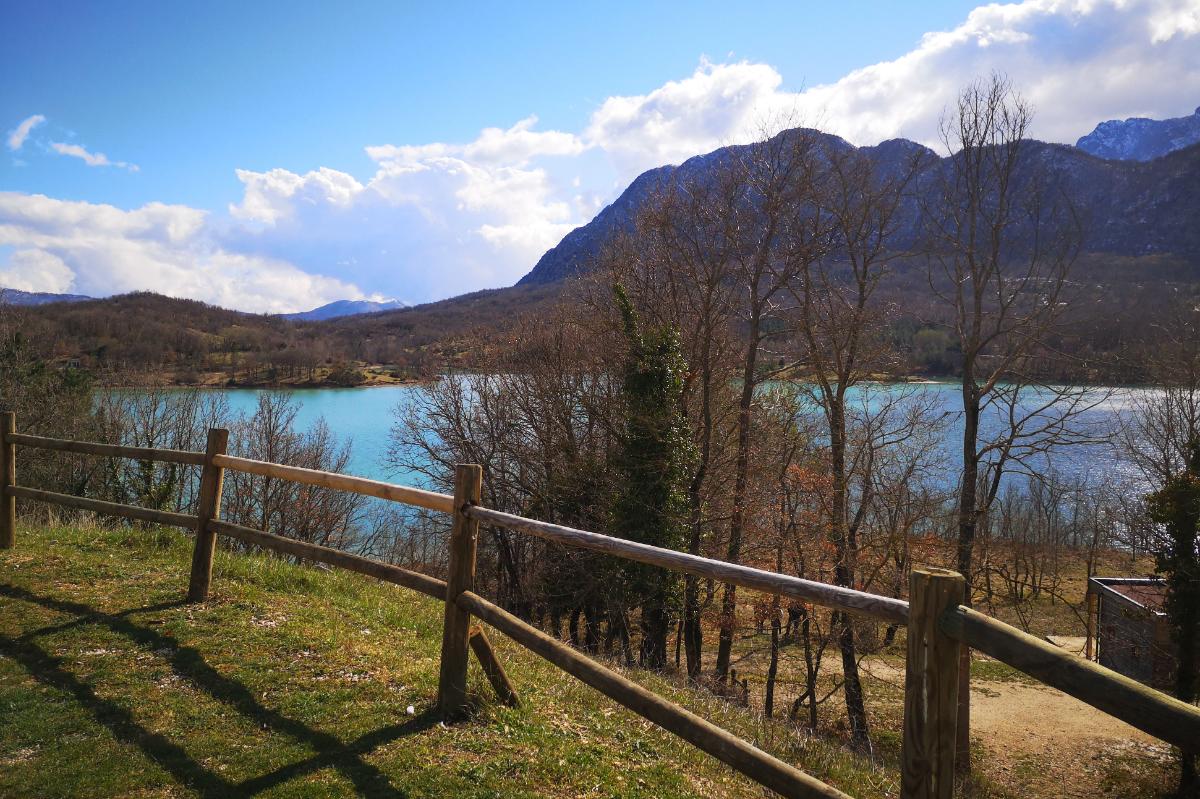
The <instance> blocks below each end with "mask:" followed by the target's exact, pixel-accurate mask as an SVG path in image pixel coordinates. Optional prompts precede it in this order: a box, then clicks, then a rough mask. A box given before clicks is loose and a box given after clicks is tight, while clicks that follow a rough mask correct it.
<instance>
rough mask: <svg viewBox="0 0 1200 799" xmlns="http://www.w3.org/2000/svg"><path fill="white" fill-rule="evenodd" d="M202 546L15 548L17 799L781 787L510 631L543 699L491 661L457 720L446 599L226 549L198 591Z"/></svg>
mask: <svg viewBox="0 0 1200 799" xmlns="http://www.w3.org/2000/svg"><path fill="white" fill-rule="evenodd" d="M190 556H191V541H190V539H189V538H188V537H186V536H185V535H183V534H181V533H176V532H172V531H158V530H134V529H122V530H112V529H104V528H98V527H86V526H85V527H53V528H29V527H23V528H22V529H21V530H20V533H19V537H18V542H17V548H16V549H14V550H10V551H6V552H0V796H4V797H8V796H11V797H60V796H61V797H67V796H72V797H105V796H122V797H124V796H137V797H160V796H205V797H226V796H264V797H310V796H311V797H318V796H320V797H324V796H343V795H362V796H373V797H426V796H427V797H435V796H439V797H440V796H462V797H485V796H506V797H507V796H563V797H567V796H621V797H681V796H762V795H763V791H762V790H761V789H759V788H758V787H757V786H755V785H754V784H753V783H751V782H749V781H748V780H745V779H744V778H742V777H740V776H738V775H736V774H734V773H733V772H732V771H731V770H729V769H727V768H725V767H724V766H722V765H721V764H719V763H718V762H717V761H715V760H713V759H712V758H710V757H708V756H707V755H704V754H703V753H701V752H699V751H697V750H695V749H693V748H691V747H690V746H688V745H687V744H685V743H683V742H682V741H679V740H678V739H675V738H673V737H672V736H670V735H668V734H667V733H665V732H662V731H661V730H658V729H657V728H655V727H653V726H652V725H650V724H649V723H648V722H645V721H644V720H642V719H640V718H639V717H637V716H635V715H633V714H632V713H629V712H627V711H625V710H624V709H622V708H620V707H619V706H617V705H616V704H614V703H612V702H610V701H609V700H607V699H606V698H604V697H603V696H601V695H600V694H598V693H596V692H595V691H593V690H591V689H590V688H588V687H586V686H584V685H582V684H580V683H578V682H576V681H574V680H573V679H572V678H570V677H568V676H567V675H565V674H562V673H561V672H559V671H557V670H555V669H554V668H553V667H552V666H550V665H549V664H546V663H544V662H542V661H541V660H539V659H537V658H536V657H534V656H533V655H531V654H529V653H527V652H525V651H524V650H523V649H520V648H518V647H517V646H516V645H515V644H512V643H511V642H509V641H507V640H505V639H503V637H502V636H500V635H499V634H495V633H493V635H492V636H491V637H492V640H493V643H494V644H495V646H496V649H497V651H498V654H499V656H500V658H501V659H502V661H503V662H504V664H505V666H506V668H507V670H508V672H509V675H510V677H511V678H512V680H513V682H514V684H515V685H516V688H517V690H518V692H519V693H520V695H521V699H522V706H521V707H520V708H517V709H510V708H506V707H503V706H501V705H498V704H496V703H494V702H493V701H492V699H491V695H490V688H489V686H488V685H487V683H486V681H485V680H484V678H483V675H482V673H481V672H480V671H479V670H478V667H477V665H476V664H474V663H473V664H472V666H471V670H472V671H471V675H470V679H471V689H472V691H473V692H474V694H475V696H476V697H478V701H477V705H476V710H475V712H474V714H473V715H472V717H471V718H469V719H468V720H466V721H462V722H459V723H455V724H450V725H445V724H443V723H442V722H441V721H440V720H439V718H438V716H437V714H436V712H435V710H434V707H433V705H434V698H435V694H436V683H437V670H438V653H439V649H440V643H441V626H442V605H441V604H440V603H437V602H435V601H431V600H429V599H427V598H424V597H422V596H419V595H417V594H415V593H413V592H410V591H406V590H404V589H400V588H397V587H394V586H390V585H383V584H379V583H376V582H374V581H372V580H369V579H367V578H362V577H359V576H357V575H352V574H347V573H342V572H336V571H334V572H327V571H323V570H317V569H313V568H308V567H302V566H295V565H292V564H289V563H286V562H283V561H281V560H279V559H276V558H271V557H262V556H246V555H239V554H231V553H220V554H219V555H218V559H217V562H216V567H215V570H214V572H215V573H214V580H213V589H214V590H213V597H212V599H211V600H210V601H209V602H207V603H205V604H203V605H187V604H185V603H184V602H183V601H182V600H183V595H184V592H185V589H186V584H187V572H188V567H189V563H190ZM632 676H634V677H635V678H636V679H638V680H639V681H641V682H643V683H644V684H646V685H648V686H649V687H651V688H653V689H654V690H656V691H659V692H661V693H664V694H665V695H667V696H669V697H670V698H672V699H674V700H676V701H679V702H681V703H682V704H684V705H686V706H688V707H690V708H691V709H693V710H694V711H696V712H698V713H700V714H701V715H703V716H705V717H707V718H709V719H711V720H713V721H714V722H716V723H718V724H720V725H722V726H725V727H727V728H729V729H731V730H733V731H735V732H737V733H739V734H741V735H743V737H746V738H748V739H750V740H753V741H754V742H755V743H757V744H758V745H760V746H762V747H764V748H766V749H768V750H769V751H772V752H775V753H776V754H778V755H780V756H781V757H783V758H784V759H786V760H788V761H789V762H791V763H794V764H795V765H797V766H798V767H800V768H802V769H804V770H806V771H808V772H810V773H812V774H814V775H816V776H817V777H819V778H821V779H823V780H826V781H828V782H830V783H831V784H833V785H836V786H837V787H839V788H841V789H842V790H844V791H846V792H848V793H850V794H852V795H853V796H856V797H864V798H868V797H882V796H888V795H895V793H896V789H897V777H898V772H897V770H896V767H895V763H894V762H879V763H871V762H868V761H866V760H864V759H861V758H857V757H855V756H852V755H850V754H848V753H846V752H845V751H844V750H843V749H841V748H840V747H838V746H837V745H836V743H829V742H825V741H822V740H820V739H811V738H808V737H806V736H804V735H803V734H802V733H801V732H799V731H798V730H796V729H794V728H790V727H787V726H784V725H782V724H774V723H765V722H763V720H762V719H760V718H758V717H756V716H755V715H753V714H751V713H748V712H747V711H745V710H741V709H738V708H734V707H731V706H729V705H727V704H725V703H723V702H721V701H719V700H716V699H713V698H712V697H708V696H706V695H704V694H702V693H698V692H694V691H690V690H688V689H686V688H683V687H680V686H678V685H675V684H672V683H670V682H668V681H666V680H663V679H660V678H656V677H654V676H652V675H648V674H645V673H640V672H634V673H633V674H632ZM410 706H411V708H412V710H411V712H410V711H409V707H410ZM889 760H890V758H889Z"/></svg>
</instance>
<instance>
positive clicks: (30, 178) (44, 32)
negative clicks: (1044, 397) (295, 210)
mask: <svg viewBox="0 0 1200 799" xmlns="http://www.w3.org/2000/svg"><path fill="white" fill-rule="evenodd" d="M4 5H5V11H4V19H5V24H4V25H3V26H0V73H2V74H4V75H8V76H10V77H12V78H18V79H16V80H8V81H5V82H4V86H3V90H2V92H3V93H2V94H0V108H3V109H4V111H5V112H6V116H7V117H8V118H7V119H4V120H0V125H3V126H5V127H7V126H8V125H15V124H16V122H18V121H20V120H21V119H24V118H26V117H28V116H30V115H33V114H42V115H44V116H46V117H47V118H48V120H49V125H48V128H49V131H46V132H50V131H56V132H57V133H58V135H60V136H61V137H62V138H64V139H69V140H71V141H78V142H81V143H84V144H85V145H86V146H89V147H90V148H92V149H94V150H96V151H99V152H103V153H106V154H108V155H109V157H110V158H115V157H119V158H121V159H124V160H127V161H129V162H131V163H136V164H138V165H139V167H140V171H139V173H138V174H136V175H128V174H126V175H113V174H112V173H111V172H109V173H107V174H105V173H94V174H88V170H80V169H79V168H78V165H76V164H72V163H69V162H64V160H63V159H61V158H38V157H37V156H36V155H33V154H30V155H29V156H28V157H26V158H24V159H22V160H24V161H25V162H26V166H28V167H29V168H15V167H14V166H13V165H12V163H11V161H9V162H8V163H6V164H4V171H3V173H0V174H2V175H3V181H4V186H5V188H15V189H18V190H22V191H31V192H43V193H47V194H51V195H53V196H57V197H62V198H67V199H77V200H88V201H92V202H110V203H113V204H115V205H118V206H120V207H124V208H130V207H134V206H137V205H141V204H143V203H146V202H151V201H154V200H158V201H162V202H177V203H187V204H190V205H197V206H200V207H207V208H213V207H220V206H223V205H225V204H227V203H229V202H233V201H235V200H236V199H237V198H238V196H239V195H240V193H241V192H240V188H241V187H240V184H239V183H238V181H237V179H236V178H235V177H234V173H233V170H234V168H243V169H253V170H266V169H271V168H274V167H283V168H285V169H289V170H292V171H297V172H299V171H307V170H309V169H311V168H313V167H314V166H315V165H320V166H327V167H331V168H334V169H338V170H342V171H346V172H349V173H351V174H369V173H370V171H371V166H372V164H371V161H370V159H368V158H367V157H366V155H365V154H364V152H363V147H364V146H365V145H367V144H381V143H386V142H397V143H421V142H429V141H469V140H470V139H472V138H474V136H475V135H476V134H477V133H478V132H479V130H480V129H482V128H484V127H487V126H489V125H501V126H507V125H511V124H512V123H514V122H516V121H517V120H519V119H522V118H524V117H526V116H528V115H530V114H537V115H538V117H539V120H540V122H541V124H542V126H544V127H548V128H556V129H568V130H573V129H577V128H578V127H580V126H581V125H582V124H584V123H585V122H586V120H587V117H588V114H589V113H590V112H591V111H592V110H593V109H594V108H595V107H596V106H597V105H598V104H599V103H600V102H601V101H603V100H604V99H605V98H607V97H609V96H611V95H614V94H616V95H629V94H641V93H643V92H646V91H650V90H652V89H654V88H655V87H657V86H659V85H661V84H662V83H663V82H665V81H666V80H669V79H672V78H678V77H681V76H686V75H688V74H690V73H691V72H692V70H694V69H695V67H696V64H697V63H698V61H699V59H700V57H701V56H708V57H709V58H710V59H715V60H725V59H729V58H736V59H747V60H750V61H753V62H762V63H768V64H772V65H774V66H775V67H776V68H777V69H778V70H779V71H780V72H781V73H782V74H783V75H785V76H787V77H786V79H785V86H786V87H787V88H791V89H799V88H802V87H803V86H804V85H805V84H812V83H825V82H829V81H833V80H836V79H837V78H839V77H841V76H842V75H844V74H845V73H847V72H849V71H850V70H851V69H854V68H856V67H859V66H864V65H865V64H867V63H871V62H873V61H878V60H883V59H886V58H890V57H895V56H898V55H900V54H902V53H904V52H906V51H907V50H910V49H911V48H912V47H913V46H914V45H915V44H916V43H917V42H918V41H919V40H920V37H921V35H922V34H923V33H924V32H925V31H927V30H934V29H940V28H943V27H947V26H950V25H953V24H954V23H956V22H958V21H960V20H961V19H962V18H963V17H964V16H965V15H966V13H967V12H968V11H969V10H970V9H971V7H972V4H970V3H963V2H940V3H938V2H931V3H914V4H906V5H909V6H910V7H909V8H907V9H906V10H905V12H904V13H903V14H897V13H887V12H886V8H887V5H886V4H878V3H839V4H834V3H797V2H780V3H769V4H763V5H761V6H759V7H756V8H755V9H754V10H747V11H742V10H740V7H739V10H733V7H732V6H731V4H728V3H715V2H710V3H695V4H688V6H687V7H686V9H685V8H683V7H681V6H672V5H668V4H665V3H660V4H651V3H646V4H641V3H628V4H624V5H618V4H609V3H589V4H583V3H578V4H576V3H561V2H556V3H479V4H474V5H473V4H465V3H460V4H452V3H451V4H440V3H437V4H404V5H402V4H400V3H396V2H360V3H352V2H351V3H332V2H294V3H293V2H289V3H266V2H264V3H257V2H251V3H247V2H205V3H183V2H169V3H163V2H113V3H81V2H77V3H61V2H50V1H45V0H39V2H35V3H28V2H5V4H4ZM747 8H749V7H747ZM881 9H884V12H883V13H880V11H881ZM765 20H770V24H764V23H765ZM848 44H849V45H850V46H847V45H848Z"/></svg>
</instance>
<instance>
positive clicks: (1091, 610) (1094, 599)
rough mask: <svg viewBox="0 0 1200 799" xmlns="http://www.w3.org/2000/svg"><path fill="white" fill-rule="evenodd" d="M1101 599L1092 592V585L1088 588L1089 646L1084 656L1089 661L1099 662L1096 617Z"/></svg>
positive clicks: (1089, 584) (1089, 583) (1089, 582)
mask: <svg viewBox="0 0 1200 799" xmlns="http://www.w3.org/2000/svg"><path fill="white" fill-rule="evenodd" d="M1099 605H1100V597H1099V596H1097V595H1096V592H1095V591H1093V590H1092V583H1091V581H1090V580H1089V581H1088V587H1087V645H1086V648H1085V649H1084V653H1083V656H1084V657H1085V658H1087V659H1088V660H1097V659H1098V655H1097V653H1096V616H1097V615H1098V614H1099V613H1100V607H1099Z"/></svg>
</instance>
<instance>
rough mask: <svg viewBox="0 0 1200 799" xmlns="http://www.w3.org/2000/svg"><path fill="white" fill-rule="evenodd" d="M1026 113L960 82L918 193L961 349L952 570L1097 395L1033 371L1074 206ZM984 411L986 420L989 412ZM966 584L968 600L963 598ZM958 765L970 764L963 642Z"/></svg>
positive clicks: (1049, 325) (1058, 311)
mask: <svg viewBox="0 0 1200 799" xmlns="http://www.w3.org/2000/svg"><path fill="white" fill-rule="evenodd" d="M1031 118H1032V111H1031V109H1030V107H1029V105H1028V104H1027V103H1026V102H1025V101H1024V100H1023V99H1022V98H1021V97H1020V95H1019V94H1018V93H1017V92H1016V91H1015V90H1014V89H1013V87H1012V86H1011V84H1010V83H1009V81H1008V80H1007V79H1006V78H1005V77H1003V76H1001V75H993V76H992V77H991V79H990V80H987V81H979V82H976V83H974V84H972V85H970V86H968V87H967V88H966V89H964V90H963V91H962V92H961V93H960V94H959V96H958V100H957V102H956V104H955V106H954V107H953V109H952V111H951V112H950V113H949V114H948V115H947V116H945V117H944V118H943V120H942V125H941V132H942V139H943V144H944V145H945V148H946V149H947V151H948V152H950V153H951V155H950V157H949V158H947V159H945V161H944V162H943V163H942V164H941V165H940V166H939V168H938V169H937V170H935V177H934V178H933V180H932V183H933V185H932V186H930V187H929V190H928V191H927V192H926V196H927V198H928V199H927V200H926V202H925V207H924V209H923V210H924V213H923V217H924V221H925V225H926V229H927V231H928V234H929V245H930V251H929V252H930V257H929V272H928V276H929V285H930V288H931V290H932V291H933V292H934V294H935V295H936V296H937V297H939V298H940V300H941V302H942V304H943V306H944V308H945V309H946V310H947V311H948V313H947V317H948V318H947V320H946V326H947V327H948V329H949V330H950V332H951V334H952V336H953V337H954V339H955V341H956V342H957V344H958V346H959V350H960V353H961V355H960V360H959V368H960V370H961V386H962V421H963V439H962V460H963V463H962V475H961V479H960V483H959V496H958V510H957V513H958V523H957V527H958V535H957V539H958V553H957V565H958V570H959V571H960V572H962V574H963V576H964V577H966V578H967V580H968V581H969V582H968V585H970V584H971V583H970V581H971V580H972V576H973V565H974V564H973V558H972V555H973V549H974V543H975V535H976V529H977V527H978V525H979V521H980V518H981V517H982V516H983V515H984V514H986V513H987V511H988V509H989V507H991V505H992V503H993V502H994V500H995V498H996V496H997V493H998V491H999V490H1000V487H1001V485H1002V478H1003V476H1004V475H1005V474H1006V473H1007V472H1010V471H1013V470H1018V471H1019V470H1026V471H1029V472H1031V473H1036V471H1037V470H1038V468H1039V466H1040V465H1041V464H1042V463H1043V462H1044V456H1045V454H1046V453H1047V452H1049V451H1051V450H1052V449H1054V448H1057V447H1060V446H1063V445H1065V444H1069V443H1075V442H1078V441H1079V440H1081V439H1083V438H1088V436H1087V434H1081V433H1080V432H1079V430H1078V429H1077V428H1076V423H1078V421H1079V420H1080V417H1081V416H1082V415H1083V414H1084V413H1085V412H1086V411H1087V410H1088V409H1089V408H1090V407H1092V406H1093V405H1094V404H1095V403H1096V402H1098V401H1099V400H1098V398H1096V397H1095V395H1093V394H1091V393H1089V392H1088V391H1087V390H1086V389H1080V388H1072V387H1066V388H1064V387H1058V386H1051V385H1047V384H1046V383H1045V382H1044V381H1042V380H1039V379H1038V374H1039V364H1038V361H1037V359H1038V356H1040V355H1044V354H1046V353H1045V342H1046V340H1047V338H1048V336H1049V334H1050V333H1051V331H1052V330H1053V329H1054V327H1055V326H1056V324H1057V323H1058V321H1059V320H1060V318H1061V316H1062V313H1063V311H1064V309H1065V307H1066V302H1067V289H1068V286H1069V281H1068V276H1069V274H1070V269H1071V267H1072V265H1073V263H1074V262H1075V260H1076V257H1077V256H1078V253H1079V248H1080V244H1081V238H1082V236H1081V226H1080V222H1079V219H1078V218H1077V216H1076V214H1075V212H1074V209H1073V207H1072V206H1071V204H1070V203H1069V202H1068V201H1067V200H1066V199H1065V195H1064V194H1063V193H1062V192H1061V191H1059V190H1058V187H1056V186H1055V184H1054V176H1053V175H1052V174H1051V173H1050V172H1049V170H1048V169H1047V168H1046V167H1045V164H1044V163H1043V162H1041V161H1038V160H1036V159H1033V158H1031V157H1030V152H1031V151H1030V146H1029V143H1028V142H1027V141H1026V134H1027V132H1028V129H1029V124H1030V120H1031ZM989 417H990V418H989ZM970 593H971V592H970V591H968V601H969V600H970ZM963 652H964V654H963V662H962V669H961V682H962V685H961V686H960V690H959V698H960V715H959V724H958V730H959V742H958V759H957V762H958V763H960V764H961V765H962V767H963V768H964V769H969V767H970V759H969V755H970V750H969V738H968V736H969V717H970V716H969V702H970V691H969V689H968V686H969V664H970V653H969V652H968V651H967V650H966V649H965V648H964V650H963Z"/></svg>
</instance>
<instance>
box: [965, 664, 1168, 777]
mask: <svg viewBox="0 0 1200 799" xmlns="http://www.w3.org/2000/svg"><path fill="white" fill-rule="evenodd" d="M971 732H972V734H973V736H974V737H976V738H977V739H978V740H980V741H981V742H982V743H983V744H984V746H985V747H986V749H987V751H988V755H989V757H988V762H986V763H983V764H980V766H981V767H982V769H983V771H984V773H986V774H988V775H989V776H991V777H992V778H993V779H995V780H996V781H997V782H1000V783H1002V784H1005V785H1008V786H1012V787H1017V786H1021V787H1022V788H1026V789H1028V790H1029V792H1030V793H1031V794H1033V795H1036V796H1047V797H1049V796H1062V797H1090V796H1097V795H1102V793H1103V792H1102V790H1101V789H1100V786H1098V785H1097V782H1096V779H1097V777H1099V776H1101V775H1103V774H1104V773H1106V772H1108V771H1109V770H1110V767H1111V765H1112V762H1113V761H1114V760H1121V759H1123V758H1126V757H1130V756H1134V757H1139V758H1145V757H1149V758H1151V759H1154V760H1162V759H1164V758H1169V757H1170V749H1169V747H1167V746H1166V745H1165V744H1163V743H1161V742H1160V741H1158V740H1157V739H1155V738H1153V737H1151V736H1149V735H1147V734H1145V733H1143V732H1141V731H1140V730H1137V729H1135V728H1133V727H1130V726H1129V725H1128V724H1125V723H1124V722H1122V721H1118V720H1117V719H1114V718H1112V717H1111V716H1109V715H1107V714H1105V713H1102V712H1100V711H1099V710H1096V709H1095V708H1093V707H1091V706H1089V705H1085V704H1084V703H1082V702H1080V701H1079V700H1077V699H1075V698H1073V697H1070V696H1067V695H1066V694H1064V693H1062V692H1061V691H1057V690H1055V689H1053V688H1049V687H1046V686H1040V685H1029V684H1026V683H1020V682H975V683H973V684H972V685H971Z"/></svg>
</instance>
